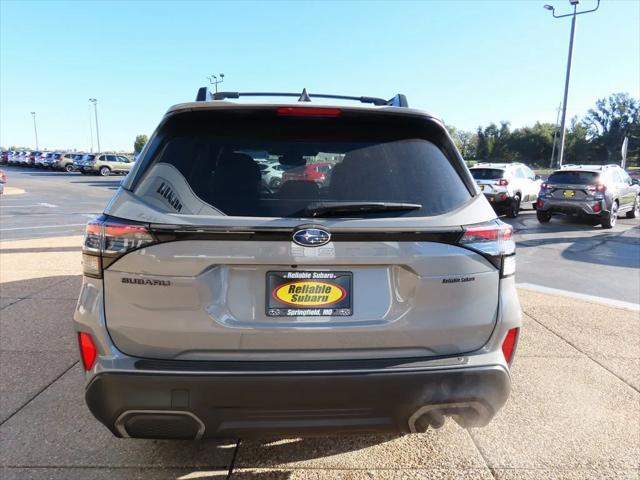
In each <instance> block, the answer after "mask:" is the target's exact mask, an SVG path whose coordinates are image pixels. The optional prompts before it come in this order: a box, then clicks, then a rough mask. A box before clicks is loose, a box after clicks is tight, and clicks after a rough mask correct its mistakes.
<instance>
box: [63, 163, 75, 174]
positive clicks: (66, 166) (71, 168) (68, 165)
mask: <svg viewBox="0 0 640 480" xmlns="http://www.w3.org/2000/svg"><path fill="white" fill-rule="evenodd" d="M64 171H65V172H67V173H71V172H73V165H71V164H70V163H67V164H66V165H65V166H64Z"/></svg>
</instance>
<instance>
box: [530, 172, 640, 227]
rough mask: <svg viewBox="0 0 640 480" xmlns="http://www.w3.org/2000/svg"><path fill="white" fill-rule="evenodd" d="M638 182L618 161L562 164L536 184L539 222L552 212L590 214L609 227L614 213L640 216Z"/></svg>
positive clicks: (549, 218)
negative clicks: (538, 189)
mask: <svg viewBox="0 0 640 480" xmlns="http://www.w3.org/2000/svg"><path fill="white" fill-rule="evenodd" d="M639 195H640V186H639V185H638V180H636V179H632V178H631V177H630V176H629V174H627V172H625V171H624V170H623V169H622V168H621V167H619V166H618V165H565V166H564V167H563V168H562V169H560V170H556V171H555V172H553V173H552V174H551V175H550V176H549V178H548V179H547V181H546V182H545V183H543V184H542V185H541V186H540V193H539V194H538V202H537V204H536V213H537V216H538V220H539V221H540V222H541V223H548V222H549V220H551V217H552V215H554V214H564V215H575V216H582V217H587V218H591V219H593V220H596V221H597V222H598V223H600V224H602V226H603V227H604V228H612V227H613V226H614V225H615V224H616V221H617V219H618V215H619V214H622V213H626V216H627V217H628V218H638V217H639V216H640V197H639Z"/></svg>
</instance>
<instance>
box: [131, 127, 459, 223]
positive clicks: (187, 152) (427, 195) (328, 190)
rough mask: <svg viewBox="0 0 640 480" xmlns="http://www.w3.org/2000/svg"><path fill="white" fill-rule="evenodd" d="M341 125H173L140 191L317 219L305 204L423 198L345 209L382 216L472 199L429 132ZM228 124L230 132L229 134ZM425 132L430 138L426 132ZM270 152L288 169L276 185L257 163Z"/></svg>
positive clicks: (197, 208) (180, 205)
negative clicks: (400, 207)
mask: <svg viewBox="0 0 640 480" xmlns="http://www.w3.org/2000/svg"><path fill="white" fill-rule="evenodd" d="M279 122H282V124H283V125H278V123H279ZM333 122H335V124H334V123H333ZM340 123H341V120H333V119H332V120H330V121H327V120H324V119H323V120H322V121H321V122H318V120H317V119H312V121H310V122H309V121H306V122H305V121H304V120H299V119H295V123H294V121H293V120H291V119H281V120H273V119H272V118H271V119H269V121H268V122H264V123H259V122H256V124H254V125H253V128H252V126H251V123H250V122H248V121H246V120H243V121H242V122H241V123H238V124H237V125H236V126H235V127H233V126H232V125H231V124H230V122H224V123H221V124H220V125H219V127H218V128H211V127H209V126H207V125H206V124H205V125H199V126H193V128H192V129H187V131H184V129H179V130H178V131H171V129H170V128H168V127H166V128H167V130H169V131H167V132H164V133H165V135H164V137H163V140H162V143H161V145H160V147H159V148H158V151H157V152H158V153H157V154H156V156H155V158H153V159H152V160H151V162H150V164H148V165H146V167H145V173H144V174H143V175H142V177H141V178H140V180H139V181H138V182H137V186H136V187H135V193H136V194H138V195H140V196H141V197H143V198H144V199H145V200H146V201H148V202H150V203H151V204H153V205H155V206H156V208H159V209H161V210H165V211H169V212H171V213H175V212H180V213H185V214H198V213H200V214H208V215H215V214H220V212H221V213H222V214H225V215H233V216H257V217H294V218H300V217H302V218H304V217H308V215H305V209H306V208H307V207H308V206H309V205H310V204H312V203H317V202H345V203H349V202H351V203H352V202H401V203H413V204H420V205H422V207H421V208H420V209H417V210H409V211H393V212H379V211H378V212H371V213H355V214H354V213H349V214H343V215H344V216H346V217H350V218H354V217H366V218H373V217H393V216H428V215H438V214H442V213H445V212H447V211H450V210H453V209H455V208H457V207H459V206H461V205H462V204H463V203H464V202H466V201H467V200H469V199H470V198H471V193H470V192H469V190H468V189H467V187H466V186H465V184H464V182H463V181H462V179H461V178H460V176H459V174H458V173H457V171H456V170H455V169H454V167H453V166H452V165H451V163H450V161H449V159H448V158H447V157H446V156H445V154H444V153H443V152H442V150H441V149H440V148H439V147H438V146H436V144H434V143H433V142H432V141H430V140H429V139H427V138H420V137H414V136H413V135H412V136H411V137H409V138H407V137H406V135H407V133H409V134H411V129H403V128H398V129H397V131H396V132H394V133H393V135H391V133H390V132H393V131H394V128H396V126H395V125H389V127H388V128H371V125H369V124H366V125H357V126H353V127H350V128H346V127H345V126H342V128H341V126H340ZM224 129H227V131H229V130H230V131H229V134H228V135H221V134H223V133H224ZM193 130H195V131H193ZM418 131H420V132H422V135H424V134H425V132H426V129H425V128H424V127H423V128H422V129H420V130H418ZM211 132H217V134H218V135H220V136H215V135H213V134H212V133H211ZM376 135H377V136H380V135H385V136H387V137H388V136H392V137H395V138H383V139H380V138H376ZM336 137H338V138H336ZM349 137H351V138H349ZM265 158H266V159H267V161H268V162H269V163H270V164H272V165H274V166H276V167H278V168H281V169H282V170H284V171H283V175H282V182H281V183H279V184H278V186H275V187H274V186H273V185H270V184H269V182H268V181H269V179H272V177H269V176H268V175H267V174H268V172H269V171H268V170H266V171H263V170H262V169H261V167H260V166H259V163H258V162H257V161H256V160H262V159H265ZM315 164H318V165H317V167H322V171H320V170H319V169H317V168H315V167H316V165H315ZM263 174H264V175H263Z"/></svg>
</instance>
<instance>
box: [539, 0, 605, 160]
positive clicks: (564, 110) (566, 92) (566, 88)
mask: <svg viewBox="0 0 640 480" xmlns="http://www.w3.org/2000/svg"><path fill="white" fill-rule="evenodd" d="M579 2H580V0H569V3H570V4H571V5H573V13H566V14H564V15H556V11H555V8H554V7H552V6H551V5H545V6H544V8H545V9H547V10H550V11H551V13H552V14H553V18H564V17H571V36H570V37H569V56H568V58H567V75H566V77H565V80H564V97H563V100H562V122H561V125H560V132H561V133H560V155H559V156H558V167H562V161H563V160H564V138H565V133H566V131H565V125H566V120H567V97H568V96H569V77H570V76H571V57H572V56H573V35H574V33H575V31H576V16H578V15H582V14H583V13H590V12H595V11H596V10H597V9H598V8H600V0H598V4H597V5H596V8H592V9H591V10H583V11H582V12H578V3H579Z"/></svg>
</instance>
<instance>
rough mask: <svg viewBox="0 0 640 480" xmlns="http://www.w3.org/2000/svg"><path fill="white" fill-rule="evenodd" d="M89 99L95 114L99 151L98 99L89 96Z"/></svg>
mask: <svg viewBox="0 0 640 480" xmlns="http://www.w3.org/2000/svg"><path fill="white" fill-rule="evenodd" d="M89 101H90V102H91V103H93V111H94V113H95V114H96V142H97V143H98V152H97V153H100V151H101V150H100V130H99V129H98V100H97V99H95V98H90V99H89Z"/></svg>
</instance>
